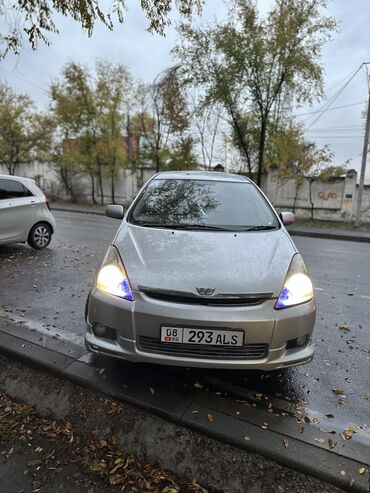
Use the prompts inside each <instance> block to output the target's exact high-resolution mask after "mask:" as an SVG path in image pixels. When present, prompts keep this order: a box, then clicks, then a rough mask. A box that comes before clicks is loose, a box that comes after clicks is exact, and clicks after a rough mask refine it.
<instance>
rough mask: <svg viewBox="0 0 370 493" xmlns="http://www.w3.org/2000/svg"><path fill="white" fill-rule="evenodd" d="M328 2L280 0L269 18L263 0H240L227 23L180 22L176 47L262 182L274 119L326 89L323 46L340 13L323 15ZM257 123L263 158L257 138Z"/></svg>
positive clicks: (191, 79) (190, 78)
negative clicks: (258, 2)
mask: <svg viewBox="0 0 370 493" xmlns="http://www.w3.org/2000/svg"><path fill="white" fill-rule="evenodd" d="M325 6H326V2H325V0H275V5H274V8H273V9H272V10H271V11H270V12H269V13H268V15H267V16H266V17H265V18H261V17H260V15H259V12H258V9H257V5H256V2H255V1H253V0H233V1H232V3H231V6H230V11H229V17H228V19H227V21H226V22H225V23H223V24H219V25H216V26H210V27H208V28H204V29H203V28H194V27H191V26H189V25H185V24H182V25H181V26H180V29H179V33H180V41H179V44H178V45H177V47H176V48H175V50H174V53H175V54H176V55H177V56H178V58H179V60H180V62H181V66H182V68H181V71H182V76H183V77H184V79H185V80H186V81H187V83H188V84H192V85H195V86H200V87H202V89H203V90H204V93H205V101H206V102H207V103H208V104H213V103H215V102H219V103H221V104H222V105H223V107H224V109H225V112H226V114H227V115H228V119H229V124H230V127H231V129H232V134H233V139H234V142H235V143H236V145H237V147H238V149H239V150H240V152H241V155H242V156H243V157H244V159H245V160H246V162H247V164H248V169H249V173H250V175H251V173H252V168H256V171H257V183H258V184H259V185H260V184H261V179H262V174H263V172H264V171H265V152H266V144H267V140H268V138H269V126H270V123H271V122H277V121H278V120H279V118H282V117H283V116H284V113H285V114H286V113H287V114H289V113H290V112H291V108H292V105H293V103H295V104H296V105H300V104H302V103H304V102H310V101H312V100H313V98H315V97H317V96H319V95H320V94H321V93H322V84H323V74H322V67H321V65H320V64H319V62H320V56H321V49H322V46H323V44H324V42H325V41H326V40H327V39H329V37H330V34H331V32H332V31H333V30H334V29H335V28H336V22H335V21H334V20H333V19H332V18H330V17H325V16H323V15H322V9H323V8H325ZM255 122H257V126H256V127H255ZM256 130H257V131H258V135H257V136H256V146H257V147H256V149H257V156H256V161H255V160H254V156H253V154H254V152H255V150H254V149H253V148H252V149H251V147H250V138H251V136H253V135H254V134H255V131H256ZM251 151H252V154H251ZM252 158H253V161H252Z"/></svg>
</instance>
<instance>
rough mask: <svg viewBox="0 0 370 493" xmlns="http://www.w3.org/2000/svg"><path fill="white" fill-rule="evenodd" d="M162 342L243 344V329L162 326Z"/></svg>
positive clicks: (213, 344)
mask: <svg viewBox="0 0 370 493" xmlns="http://www.w3.org/2000/svg"><path fill="white" fill-rule="evenodd" d="M161 341H162V342H177V343H180V344H204V345H208V346H235V347H236V346H242V345H243V342H244V332H243V331H241V330H220V329H192V328H189V327H161Z"/></svg>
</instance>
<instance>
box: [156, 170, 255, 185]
mask: <svg viewBox="0 0 370 493" xmlns="http://www.w3.org/2000/svg"><path fill="white" fill-rule="evenodd" d="M153 179H154V180H208V181H226V182H227V181H231V182H242V183H246V182H247V183H252V181H251V180H250V179H249V178H247V177H246V176H243V175H236V174H234V173H224V172H220V171H162V172H160V173H158V174H156V175H155V176H154V178H153Z"/></svg>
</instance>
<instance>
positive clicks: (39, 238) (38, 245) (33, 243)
mask: <svg viewBox="0 0 370 493" xmlns="http://www.w3.org/2000/svg"><path fill="white" fill-rule="evenodd" d="M51 235H52V229H51V227H50V226H49V225H48V224H46V223H39V224H35V226H33V228H32V229H31V231H30V234H29V235H28V240H27V242H28V244H29V246H30V247H32V248H34V249H35V250H42V249H43V248H46V247H47V246H48V245H49V243H50V241H51Z"/></svg>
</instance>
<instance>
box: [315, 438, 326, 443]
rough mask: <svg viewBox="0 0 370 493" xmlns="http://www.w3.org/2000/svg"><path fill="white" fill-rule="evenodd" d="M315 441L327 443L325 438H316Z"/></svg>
mask: <svg viewBox="0 0 370 493" xmlns="http://www.w3.org/2000/svg"><path fill="white" fill-rule="evenodd" d="M315 442H317V443H325V438H315Z"/></svg>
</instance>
